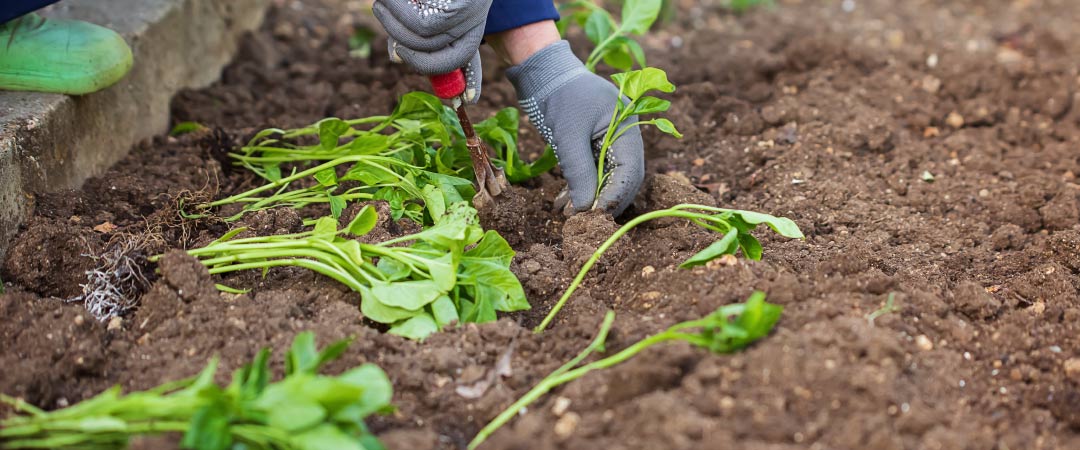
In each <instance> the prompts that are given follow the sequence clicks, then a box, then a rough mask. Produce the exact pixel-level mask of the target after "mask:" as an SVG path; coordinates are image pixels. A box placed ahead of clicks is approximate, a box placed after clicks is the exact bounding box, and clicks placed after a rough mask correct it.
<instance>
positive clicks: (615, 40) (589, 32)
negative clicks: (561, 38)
mask: <svg viewBox="0 0 1080 450" xmlns="http://www.w3.org/2000/svg"><path fill="white" fill-rule="evenodd" d="M662 6H663V0H627V1H625V2H623V6H622V20H621V22H616V21H615V18H614V17H612V15H611V13H609V12H607V11H605V10H604V8H603V7H601V6H600V5H597V4H596V3H593V2H592V1H589V0H578V1H574V2H569V3H566V4H563V5H562V6H560V7H559V11H560V12H561V13H563V16H564V17H566V18H567V19H566V20H560V21H559V27H560V28H562V31H565V28H566V24H567V22H569V21H573V22H575V23H577V24H578V25H579V26H581V27H582V28H584V29H585V36H587V37H588V38H589V40H590V41H592V43H593V44H594V45H596V47H594V48H593V50H592V52H591V53H589V57H588V59H586V60H585V67H586V68H588V69H589V70H591V71H593V72H595V71H596V65H597V64H599V63H600V61H603V62H604V63H605V64H607V65H609V66H611V67H613V68H615V69H617V70H621V71H627V70H630V69H632V68H633V67H634V62H637V64H638V65H639V66H641V67H645V65H646V64H645V51H644V50H642V49H641V45H640V44H638V43H637V41H634V40H633V38H631V36H634V35H637V36H641V35H643V34H645V33H647V32H648V31H649V28H651V27H652V25H653V23H654V22H656V18H657V16H659V15H660V9H661V8H662Z"/></svg>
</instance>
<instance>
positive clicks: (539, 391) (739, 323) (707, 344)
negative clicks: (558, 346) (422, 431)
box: [469, 291, 783, 450]
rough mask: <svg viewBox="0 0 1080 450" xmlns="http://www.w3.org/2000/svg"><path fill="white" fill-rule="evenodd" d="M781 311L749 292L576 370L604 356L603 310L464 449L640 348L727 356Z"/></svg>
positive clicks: (761, 333) (608, 320) (610, 316)
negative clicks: (591, 331)
mask: <svg viewBox="0 0 1080 450" xmlns="http://www.w3.org/2000/svg"><path fill="white" fill-rule="evenodd" d="M782 312H783V308H782V307H780V306H778V305H774V304H771V303H767V302H766V301H765V293H763V292H760V291H759V292H754V293H753V294H752V295H750V298H748V299H747V300H746V302H745V303H737V304H733V305H725V306H721V307H720V308H718V309H717V310H716V311H714V312H713V313H712V314H709V315H708V316H705V317H703V318H701V319H697V320H691V321H687V322H682V323H678V324H675V325H673V326H671V327H669V328H668V329H667V330H664V331H663V332H660V333H657V334H654V335H652V336H649V337H647V338H645V339H642V340H640V341H638V342H637V343H635V344H634V345H631V346H629V347H627V348H626V349H624V350H623V351H621V352H619V353H616V354H614V355H611V356H608V357H606V358H603V359H600V360H597V361H594V362H591V363H589V364H585V365H583V366H580V367H578V364H580V363H581V362H582V361H584V360H585V358H587V357H588V356H589V355H590V354H592V353H593V352H597V351H601V352H602V351H604V341H605V340H606V339H607V334H608V331H609V330H610V328H611V324H612V322H614V320H615V313H614V312H612V311H609V312H608V313H607V315H606V316H605V317H604V322H603V324H602V325H601V326H600V331H599V332H598V333H597V334H596V338H595V339H593V341H592V343H590V344H589V346H588V347H586V348H585V349H584V350H582V351H581V353H579V354H578V355H577V356H576V357H574V359H572V360H570V361H569V362H567V363H566V364H564V365H563V366H562V367H559V368H558V369H556V370H555V371H554V372H552V373H551V374H550V375H548V376H547V377H546V378H544V379H543V380H540V383H538V384H537V385H536V386H535V387H533V388H532V389H531V390H529V392H526V393H525V395H523V396H521V398H519V399H518V400H517V401H516V402H514V404H513V405H510V407H509V408H506V410H504V411H503V412H502V413H500V414H499V415H498V416H497V417H495V419H493V420H492V421H491V422H490V423H488V424H487V425H486V426H485V427H484V428H483V429H482V430H480V432H479V433H478V434H477V435H476V437H475V438H473V440H472V442H470V443H469V449H470V450H472V449H475V448H476V447H478V446H479V445H480V444H481V443H483V442H484V440H486V439H487V438H488V436H491V434H492V433H494V432H495V431H496V430H498V429H499V428H500V427H502V426H503V425H505V424H506V423H507V422H509V421H510V419H513V418H514V416H516V415H517V414H518V413H519V412H521V411H522V410H523V409H525V408H526V407H528V406H529V405H530V404H532V403H533V402H535V401H536V400H538V399H539V398H540V397H542V396H543V395H544V394H547V393H548V392H550V391H551V390H552V389H554V388H556V387H558V386H560V385H563V384H566V383H569V382H571V381H573V380H576V379H578V378H581V377H583V376H585V374H588V373H589V372H592V371H594V370H600V369H607V368H609V367H612V366H615V365H617V364H620V363H622V362H624V361H626V360H627V359H630V358H631V357H633V356H634V355H636V354H638V353H641V351H642V350H645V349H646V348H649V347H652V346H654V345H657V344H660V343H664V342H669V341H684V342H689V343H690V344H692V345H695V346H698V347H701V348H705V349H708V350H709V351H711V352H713V353H733V352H736V351H738V350H741V349H743V348H745V347H746V346H748V345H750V344H751V343H753V342H754V341H756V340H758V339H761V338H763V337H765V336H766V335H768V334H769V332H770V331H772V329H773V326H774V325H776V322H777V321H778V320H780V314H781V313H782Z"/></svg>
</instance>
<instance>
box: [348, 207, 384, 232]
mask: <svg viewBox="0 0 1080 450" xmlns="http://www.w3.org/2000/svg"><path fill="white" fill-rule="evenodd" d="M378 223H379V213H378V212H377V211H375V208H373V207H372V206H371V205H364V207H363V208H362V209H360V212H358V213H356V217H353V220H352V221H351V222H349V227H348V230H349V234H351V235H353V236H356V237H360V236H363V235H366V234H368V233H370V232H371V230H373V229H374V228H375V225H377V224H378Z"/></svg>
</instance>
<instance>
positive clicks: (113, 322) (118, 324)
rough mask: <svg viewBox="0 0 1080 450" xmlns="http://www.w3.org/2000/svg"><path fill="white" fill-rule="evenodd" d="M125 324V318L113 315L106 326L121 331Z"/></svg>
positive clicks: (107, 328) (111, 329)
mask: <svg viewBox="0 0 1080 450" xmlns="http://www.w3.org/2000/svg"><path fill="white" fill-rule="evenodd" d="M123 326H124V319H121V318H119V317H113V318H112V319H109V325H108V326H107V327H105V329H106V330H108V331H119V330H120V329H121V328H123Z"/></svg>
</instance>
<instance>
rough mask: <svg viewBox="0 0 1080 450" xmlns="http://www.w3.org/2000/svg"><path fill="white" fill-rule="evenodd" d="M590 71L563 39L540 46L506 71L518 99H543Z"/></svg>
mask: <svg viewBox="0 0 1080 450" xmlns="http://www.w3.org/2000/svg"><path fill="white" fill-rule="evenodd" d="M587 73H589V71H588V70H586V69H585V64H584V63H582V62H581V60H580V59H578V57H577V56H576V55H574V52H573V51H572V50H570V43H569V42H567V41H565V40H562V41H558V42H555V43H552V44H550V45H548V46H547V47H544V48H542V49H540V51H538V52H536V53H535V54H533V55H532V56H530V57H529V59H526V60H525V62H523V63H521V64H518V65H516V66H513V67H511V68H509V69H507V70H506V78H508V79H510V83H511V84H513V85H514V89H515V90H516V91H517V95H518V98H519V99H527V98H537V99H543V98H547V96H549V95H551V93H552V92H555V90H557V89H558V88H560V87H562V85H564V84H566V83H567V82H568V81H570V80H572V79H574V78H576V77H579V76H581V75H583V74H587Z"/></svg>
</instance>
